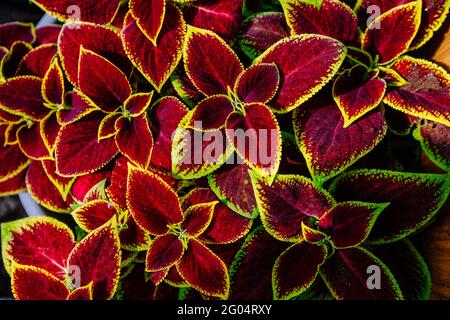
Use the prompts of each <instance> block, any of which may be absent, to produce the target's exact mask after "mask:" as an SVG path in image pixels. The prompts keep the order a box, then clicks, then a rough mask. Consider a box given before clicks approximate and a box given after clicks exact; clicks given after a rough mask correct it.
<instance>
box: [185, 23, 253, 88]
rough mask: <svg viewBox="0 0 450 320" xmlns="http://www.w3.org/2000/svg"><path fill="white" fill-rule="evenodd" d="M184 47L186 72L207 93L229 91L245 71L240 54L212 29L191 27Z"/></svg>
mask: <svg viewBox="0 0 450 320" xmlns="http://www.w3.org/2000/svg"><path fill="white" fill-rule="evenodd" d="M186 38H187V39H186V42H185V46H184V49H183V51H184V65H185V68H186V73H187V75H188V76H189V78H190V79H191V80H192V82H193V83H194V85H195V86H196V87H197V88H198V89H199V90H200V91H201V92H203V93H204V94H205V95H207V96H209V95H214V94H227V93H228V87H230V88H233V87H234V84H235V82H236V79H237V77H238V76H239V74H240V73H241V72H242V71H243V70H244V68H243V66H242V64H241V62H240V61H239V58H238V57H237V55H236V54H235V53H234V52H233V50H231V48H230V47H229V46H228V45H227V44H226V43H225V41H223V40H222V39H221V38H219V36H217V35H216V34H215V33H213V32H212V31H208V30H203V29H198V28H195V27H189V29H188V34H187V37H186Z"/></svg>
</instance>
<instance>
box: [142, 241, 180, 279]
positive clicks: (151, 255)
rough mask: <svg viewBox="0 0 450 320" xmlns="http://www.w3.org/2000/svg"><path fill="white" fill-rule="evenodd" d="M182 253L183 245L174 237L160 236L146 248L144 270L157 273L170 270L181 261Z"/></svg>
mask: <svg viewBox="0 0 450 320" xmlns="http://www.w3.org/2000/svg"><path fill="white" fill-rule="evenodd" d="M183 253H184V248H183V244H182V243H181V241H180V240H179V239H178V237H177V236H176V235H173V234H166V235H163V236H160V237H158V238H156V239H155V240H154V241H153V242H152V243H151V245H150V247H149V248H148V252H147V258H146V262H145V269H146V271H148V272H157V271H161V270H164V269H167V268H170V267H171V266H173V265H174V264H175V263H177V262H178V261H179V260H180V259H181V257H182V255H183Z"/></svg>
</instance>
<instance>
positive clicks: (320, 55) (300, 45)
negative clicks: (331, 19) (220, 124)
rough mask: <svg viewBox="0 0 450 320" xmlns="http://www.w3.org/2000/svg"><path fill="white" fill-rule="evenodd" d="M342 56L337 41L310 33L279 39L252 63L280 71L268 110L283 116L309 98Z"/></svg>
mask: <svg viewBox="0 0 450 320" xmlns="http://www.w3.org/2000/svg"><path fill="white" fill-rule="evenodd" d="M345 54H346V49H345V47H344V45H343V44H342V43H340V42H339V41H337V40H334V39H332V38H329V37H326V36H322V35H310V34H308V35H300V36H294V37H290V38H286V39H283V40H281V41H279V42H277V43H276V44H274V45H273V46H272V47H270V48H269V49H267V51H266V52H265V53H263V54H262V55H261V56H259V57H258V59H257V60H256V63H260V62H262V63H275V64H276V65H277V67H278V69H279V71H280V76H281V86H280V92H279V93H278V95H277V97H276V99H275V101H274V102H273V103H272V104H271V107H272V109H273V110H274V111H276V112H280V113H286V112H289V111H291V110H293V109H295V108H296V107H298V106H299V105H301V104H302V103H303V102H305V101H307V100H308V99H309V98H311V97H312V96H313V95H314V94H316V93H317V92H318V91H319V90H320V89H321V88H322V87H323V86H325V84H326V83H328V81H330V80H331V79H332V78H333V76H334V74H335V73H336V72H337V70H338V69H339V67H340V66H341V64H342V62H343V61H344V58H345ZM311 65H314V68H310V66H311Z"/></svg>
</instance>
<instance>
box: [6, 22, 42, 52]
mask: <svg viewBox="0 0 450 320" xmlns="http://www.w3.org/2000/svg"><path fill="white" fill-rule="evenodd" d="M35 39H36V34H35V31H34V26H33V24H32V23H23V22H8V23H3V24H1V25H0V46H1V47H5V48H7V49H9V48H10V47H11V46H12V44H13V43H14V42H16V41H24V42H27V43H33V42H34V40H35Z"/></svg>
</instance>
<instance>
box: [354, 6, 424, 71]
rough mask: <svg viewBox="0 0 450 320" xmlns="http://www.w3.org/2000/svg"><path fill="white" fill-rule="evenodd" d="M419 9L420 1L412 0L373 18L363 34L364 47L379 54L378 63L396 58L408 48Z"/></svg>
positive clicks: (416, 27) (417, 25) (416, 24)
mask: <svg viewBox="0 0 450 320" xmlns="http://www.w3.org/2000/svg"><path fill="white" fill-rule="evenodd" d="M421 10H422V1H414V2H411V3H408V4H405V5H402V6H399V7H396V8H394V9H392V10H390V11H388V12H385V13H383V14H382V15H381V16H379V17H378V18H376V19H374V20H373V21H372V23H371V24H370V25H369V26H368V28H367V31H366V33H365V34H364V36H363V47H364V49H366V50H367V51H369V52H371V53H372V54H373V56H375V55H379V57H380V59H379V62H380V64H387V63H389V62H390V61H392V60H394V59H396V58H398V57H399V56H400V55H402V54H403V53H405V52H406V51H407V50H408V48H409V46H410V45H411V43H412V41H413V40H414V37H415V36H416V34H417V31H418V29H419V26H420V16H421ZM380 26H381V27H380Z"/></svg>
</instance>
